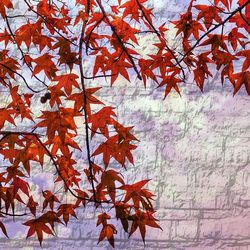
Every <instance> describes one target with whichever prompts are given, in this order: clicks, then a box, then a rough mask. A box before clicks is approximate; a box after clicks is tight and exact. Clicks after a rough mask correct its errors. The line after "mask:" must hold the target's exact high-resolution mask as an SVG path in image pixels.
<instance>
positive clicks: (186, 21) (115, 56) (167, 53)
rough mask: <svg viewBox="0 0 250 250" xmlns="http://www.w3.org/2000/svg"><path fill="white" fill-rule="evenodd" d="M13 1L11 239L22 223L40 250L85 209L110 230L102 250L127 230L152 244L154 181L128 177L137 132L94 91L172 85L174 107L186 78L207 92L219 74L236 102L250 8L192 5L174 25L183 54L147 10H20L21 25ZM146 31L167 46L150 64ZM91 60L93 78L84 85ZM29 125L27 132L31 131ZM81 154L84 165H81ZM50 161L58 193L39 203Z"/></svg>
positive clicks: (5, 139)
mask: <svg viewBox="0 0 250 250" xmlns="http://www.w3.org/2000/svg"><path fill="white" fill-rule="evenodd" d="M14 2H15V1H14V0H13V1H12V0H3V1H1V2H0V15H1V17H2V18H1V20H0V22H1V27H2V31H1V32H0V46H1V47H0V48H1V50H0V88H1V91H4V92H5V93H6V92H7V93H9V98H8V100H7V99H6V100H7V101H6V103H1V106H0V135H1V138H0V154H1V156H2V158H4V162H6V163H7V164H4V165H7V166H6V167H5V170H4V171H2V172H0V202H1V210H0V216H1V221H0V228H1V230H2V232H3V233H4V234H5V235H6V236H7V237H8V235H7V231H6V229H5V226H4V224H3V221H4V217H7V216H13V217H15V216H22V217H24V219H25V222H24V223H23V224H24V225H25V226H27V227H28V228H29V229H28V233H27V237H31V236H33V235H35V234H36V235H37V237H38V240H39V242H40V244H42V241H43V238H44V234H51V235H54V226H55V224H56V223H61V224H65V225H67V224H68V222H69V220H70V219H71V218H72V217H74V218H76V219H77V209H78V208H81V207H85V206H86V204H93V206H94V207H95V208H96V209H97V210H98V211H99V215H98V218H97V226H99V225H100V226H102V228H101V229H100V236H99V241H98V242H100V241H102V240H104V239H105V238H106V239H107V240H108V242H109V243H110V244H111V245H112V246H113V247H114V245H115V235H116V234H117V231H118V230H124V231H125V232H127V233H128V236H131V235H132V234H133V233H134V232H135V231H139V232H140V234H141V237H142V240H143V241H144V240H145V236H146V231H147V229H148V227H152V228H161V227H160V226H159V224H158V223H157V219H156V218H155V217H154V213H155V209H154V206H153V202H152V201H153V197H154V195H153V193H152V192H150V191H149V190H148V189H146V188H145V185H146V184H147V183H148V181H149V180H141V181H139V182H136V183H126V182H125V179H124V177H123V175H121V173H120V170H123V168H125V169H126V168H127V166H128V165H129V164H130V163H131V164H132V165H134V164H135V162H134V158H133V154H132V153H133V150H135V149H136V148H137V146H136V143H137V142H138V139H137V138H136V137H135V136H134V135H133V133H132V128H133V127H126V126H123V125H122V124H120V123H119V122H118V121H117V116H116V113H115V108H114V107H111V106H107V105H105V104H104V103H103V102H102V101H100V100H99V99H98V98H97V97H96V92H98V91H101V87H100V86H94V87H87V84H91V83H92V82H93V81H92V80H95V79H100V81H104V80H105V81H107V82H109V83H110V85H115V83H116V80H117V78H118V76H123V77H124V78H125V79H127V80H128V81H129V80H130V79H131V76H132V75H133V74H134V73H135V74H136V76H137V77H138V79H140V80H143V83H144V85H145V87H146V83H147V81H148V79H151V80H152V81H153V82H155V83H156V85H157V87H159V88H161V87H164V88H165V95H164V97H165V98H166V97H167V96H168V95H169V93H170V92H171V91H172V89H174V90H175V91H176V92H177V93H179V94H180V93H181V92H180V88H179V87H180V85H181V83H183V82H184V81H185V78H186V75H187V73H189V74H191V75H193V77H194V82H195V83H196V84H197V86H198V87H199V88H200V89H201V90H202V91H203V88H204V84H205V80H206V79H207V78H209V77H213V71H214V70H213V67H214V68H216V69H217V70H218V71H220V72H221V79H222V83H223V82H224V81H225V79H228V81H229V82H231V83H232V85H233V88H234V92H233V94H236V93H237V92H238V91H239V89H240V88H241V87H242V85H244V86H245V88H246V91H247V93H248V94H249V95H250V71H249V67H250V60H249V58H250V50H249V49H248V47H249V44H250V43H249V40H248V37H249V34H250V1H249V0H239V1H238V2H237V5H238V7H236V8H235V7H233V6H235V5H236V3H234V1H233V0H213V1H210V3H209V4H207V5H206V4H195V0H191V2H190V4H189V6H188V8H187V11H186V13H183V14H181V15H180V18H179V20H174V21H172V24H173V25H174V27H175V30H176V39H178V40H180V41H181V43H180V45H179V47H180V48H179V49H178V50H179V51H181V52H177V51H176V50H175V49H174V48H173V47H171V46H170V45H169V43H168V41H167V39H166V32H167V31H168V29H167V28H166V25H165V24H161V25H160V26H159V27H157V26H156V25H155V24H154V23H155V21H154V16H153V9H152V8H151V7H150V6H148V1H147V0H124V1H121V0H117V1H112V2H116V4H109V1H107V3H104V1H101V0H76V1H75V5H76V7H77V11H78V12H77V13H75V12H76V11H75V10H76V8H74V7H73V6H72V2H70V4H68V5H67V4H66V3H63V1H49V0H39V1H27V0H22V1H19V4H22V5H23V9H22V10H20V9H19V13H20V12H22V13H23V14H18V15H15V11H16V10H15V9H14V6H17V5H15V4H14ZM30 2H32V4H31V3H30ZM71 7H72V8H71ZM13 19H16V20H18V22H15V25H13V24H12V21H11V20H13ZM79 30H80V34H79ZM228 30H229V31H228ZM148 32H150V33H152V34H154V35H155V39H156V40H157V42H155V41H154V42H152V46H154V47H155V49H154V50H152V51H154V52H150V53H149V54H147V55H146V56H143V55H141V53H140V45H141V40H140V37H141V36H145V35H146V34H147V33H148ZM85 62H90V63H89V64H88V67H90V68H89V71H91V72H92V74H91V75H88V76H87V75H85V73H86V72H85V70H84V63H85ZM91 63H92V64H91ZM89 65H93V67H92V68H91V66H89ZM239 67H241V68H240V71H237V69H239ZM95 82H96V81H95ZM38 100H40V103H39V104H38ZM39 108H42V110H40V111H39V110H37V109H39ZM39 112H40V113H39ZM23 121H24V122H27V121H29V123H28V124H30V125H27V127H28V126H30V129H29V130H27V131H23V130H22V129H21V127H20V125H21V123H22V122H23ZM79 124H80V126H79ZM7 127H10V128H11V129H8V130H7ZM82 128H83V129H82ZM81 130H83V131H81ZM95 139H97V141H98V142H99V144H97V145H96V144H94V143H93V140H95ZM79 152H80V153H81V152H83V153H84V154H81V155H85V156H83V158H82V160H83V161H84V162H85V164H84V166H83V165H81V166H79V165H78V164H77V162H76V160H79V158H77V157H76V155H77V153H79ZM78 155H79V154H78ZM45 161H46V163H47V164H49V165H51V167H53V168H54V170H55V178H54V182H55V187H59V189H58V191H54V190H44V191H42V193H41V194H40V197H42V200H39V199H37V195H39V192H36V193H34V191H32V190H34V188H33V189H32V188H31V187H32V186H34V183H32V179H31V177H30V176H32V174H33V173H34V171H38V170H37V169H38V168H37V166H38V165H40V166H41V168H44V162H45ZM119 167H120V168H121V169H119ZM43 171H46V170H45V169H43ZM60 186H61V187H60ZM59 191H61V192H59ZM68 196H71V199H70V201H69V199H68V198H67V197H68ZM17 205H18V208H19V209H20V207H22V208H23V209H24V210H25V213H23V214H22V213H19V212H18V211H17V209H16V207H17ZM104 205H105V206H104ZM10 209H11V212H9V210H10ZM28 211H29V212H28ZM114 218H116V219H117V220H118V222H119V223H121V226H120V227H119V226H117V225H116V224H115V221H114ZM111 221H113V222H112V223H110V222H111Z"/></svg>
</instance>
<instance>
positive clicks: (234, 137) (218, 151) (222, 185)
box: [0, 0, 250, 250]
mask: <svg viewBox="0 0 250 250" xmlns="http://www.w3.org/2000/svg"><path fill="white" fill-rule="evenodd" d="M163 2H164V3H165V4H163ZM153 3H155V4H156V1H153ZM183 6H184V4H183V2H182V3H181V4H180V3H179V4H178V2H177V1H173V0H172V1H162V2H161V3H160V4H158V5H157V14H158V16H159V18H162V19H163V17H164V18H168V17H172V16H173V15H174V13H175V12H178V11H179V9H181V8H183ZM111 97H112V100H111ZM162 97H163V92H162V91H161V90H159V89H157V90H155V89H154V87H153V86H151V87H150V84H149V86H148V87H147V88H146V89H144V88H143V86H142V83H141V82H138V81H137V80H134V81H132V82H131V83H130V84H128V83H127V82H125V81H124V80H123V79H121V80H120V82H119V83H118V84H117V85H116V86H114V87H113V88H110V87H108V86H106V87H105V85H104V90H103V91H102V98H103V100H106V101H107V103H109V104H112V105H113V106H115V107H117V112H118V119H119V121H120V122H123V123H124V124H126V125H135V134H136V136H137V137H138V138H139V139H140V143H139V145H138V146H139V147H138V149H137V150H136V153H135V167H134V168H130V169H129V170H128V172H127V174H126V173H124V175H126V176H127V177H126V178H128V179H130V180H131V181H133V180H140V179H141V178H150V179H152V181H151V183H150V185H149V187H150V189H151V190H153V191H154V192H155V194H156V200H155V205H156V209H157V216H158V218H159V220H160V225H161V226H162V228H163V232H161V231H159V230H149V231H147V241H146V245H145V246H144V245H143V243H142V242H141V240H140V236H139V235H134V236H133V237H132V238H131V239H129V240H128V239H127V236H126V235H125V234H124V233H119V234H118V235H117V237H116V247H117V249H138V250H139V249H148V250H150V249H190V250H191V249H196V250H201V249H207V250H210V249H211V250H214V249H227V250H245V249H250V164H249V161H250V160H249V151H250V120H249V115H250V109H249V102H250V99H249V97H248V96H247V95H246V93H245V92H244V90H242V91H240V92H239V94H237V96H235V97H234V98H233V97H232V88H231V86H229V84H226V85H225V86H224V87H222V86H221V84H220V78H219V77H215V78H214V79H211V80H210V81H209V83H208V84H207V85H206V87H205V91H204V93H203V94H201V93H200V92H199V90H198V89H197V88H196V87H195V86H194V85H193V83H192V81H191V80H189V82H187V83H186V84H185V85H184V86H183V88H182V97H181V98H180V97H179V96H177V95H176V94H174V93H173V94H170V96H169V97H168V98H167V99H166V100H165V101H163V100H162ZM94 216H95V215H94V214H93V209H91V208H86V210H83V211H80V212H79V214H78V217H79V220H72V221H71V223H69V226H68V228H65V227H58V228H57V231H58V236H57V237H56V238H48V239H46V240H45V241H44V243H43V249H84V250H90V249H91V250H95V249H96V250H99V249H111V248H110V247H109V246H108V245H107V244H106V243H100V244H99V245H98V246H97V245H96V243H97V241H98V235H97V232H96V230H95V225H94V223H95V221H94ZM7 227H8V229H9V230H12V231H13V233H12V236H13V237H12V239H10V240H6V239H5V238H1V239H0V249H27V250H28V249H40V247H39V244H38V242H37V241H36V240H33V239H29V240H27V241H26V240H25V239H24V238H25V237H24V234H25V232H24V231H23V229H24V228H23V227H22V226H21V221H20V223H19V222H18V219H16V222H15V223H14V222H12V220H11V219H10V220H9V223H8V225H7ZM10 234H11V233H10Z"/></svg>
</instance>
